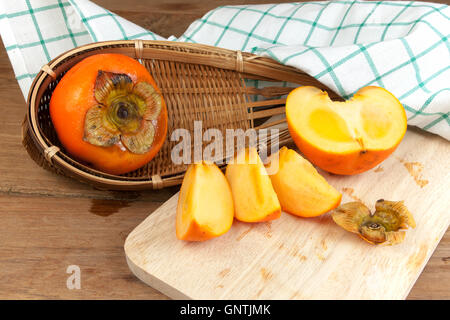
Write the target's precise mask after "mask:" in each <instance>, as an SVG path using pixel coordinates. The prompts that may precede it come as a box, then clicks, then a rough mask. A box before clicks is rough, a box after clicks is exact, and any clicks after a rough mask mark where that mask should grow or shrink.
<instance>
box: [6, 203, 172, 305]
mask: <svg viewBox="0 0 450 320" xmlns="http://www.w3.org/2000/svg"><path fill="white" fill-rule="evenodd" d="M159 205H160V203H159V202H148V201H116V202H114V201H113V202H111V201H106V202H105V201H103V202H102V201H99V200H93V199H83V198H78V199H73V198H50V197H23V196H22V197H17V196H0V216H1V224H0V243H1V244H2V245H1V246H0V270H1V271H0V299H41V298H46V299H74V298H76V299H104V298H108V299H119V298H120V299H132V298H135V299H165V297H164V296H163V295H161V294H160V293H159V292H157V291H156V290H154V289H152V288H149V287H147V286H145V285H144V284H142V283H139V281H137V280H136V278H135V277H134V276H133V275H132V274H131V272H130V271H129V270H128V267H127V265H126V262H125V256H124V253H123V243H124V240H125V237H126V236H127V235H128V233H129V232H130V231H131V230H132V229H133V228H134V226H135V225H136V224H137V223H139V222H140V221H141V220H142V219H143V218H144V217H145V216H147V215H148V213H149V212H151V211H153V210H154V209H156V208H157V207H158V206H159ZM114 211H117V212H114ZM94 212H95V213H94ZM69 265H78V266H79V267H80V269H81V289H80V290H69V289H67V286H66V281H67V278H68V277H69V274H67V273H66V270H67V267H68V266H69Z"/></svg>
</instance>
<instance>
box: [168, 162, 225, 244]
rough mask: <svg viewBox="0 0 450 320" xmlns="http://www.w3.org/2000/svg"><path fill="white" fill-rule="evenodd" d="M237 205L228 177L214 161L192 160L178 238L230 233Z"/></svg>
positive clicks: (198, 238) (180, 209) (197, 238)
mask: <svg viewBox="0 0 450 320" xmlns="http://www.w3.org/2000/svg"><path fill="white" fill-rule="evenodd" d="M233 217H234V206H233V197H232V195H231V189H230V186H229V185H228V181H227V179H226V178H225V176H224V174H223V173H222V171H220V169H219V168H218V167H217V166H216V165H215V164H212V163H206V162H201V163H195V164H191V165H190V166H189V168H188V170H187V171H186V174H185V176H184V179H183V183H182V185H181V190H180V195H179V198H178V206H177V217H176V235H177V238H178V239H181V240H188V241H204V240H208V239H211V238H215V237H218V236H220V235H222V234H224V233H226V232H227V231H228V230H229V229H230V228H231V225H232V223H233Z"/></svg>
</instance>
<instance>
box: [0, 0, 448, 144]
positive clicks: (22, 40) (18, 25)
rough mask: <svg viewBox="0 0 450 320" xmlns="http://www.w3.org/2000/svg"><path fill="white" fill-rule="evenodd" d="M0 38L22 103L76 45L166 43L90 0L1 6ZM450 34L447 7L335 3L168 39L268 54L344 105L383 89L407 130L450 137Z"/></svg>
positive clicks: (199, 28)
mask: <svg viewBox="0 0 450 320" xmlns="http://www.w3.org/2000/svg"><path fill="white" fill-rule="evenodd" d="M0 32H1V36H2V40H3V43H4V45H5V47H6V49H7V51H8V55H9V58H10V60H11V63H12V65H13V68H14V71H15V73H16V78H17V80H18V82H19V84H20V87H21V89H22V92H23V94H24V95H25V96H26V95H27V93H28V90H29V87H30V85H31V82H32V79H33V77H34V76H35V75H36V73H37V72H38V71H39V69H40V67H41V66H42V65H44V64H46V63H47V62H48V61H49V60H51V59H52V58H54V57H55V56H56V55H58V54H60V53H62V52H64V51H66V50H69V49H71V48H73V47H76V46H79V45H82V44H86V43H89V42H93V41H102V40H117V39H138V38H139V39H160V40H163V38H162V37H160V36H158V35H156V34H154V33H152V32H151V31H147V30H145V29H143V28H141V27H139V26H137V25H135V24H133V23H131V22H129V21H127V20H125V19H123V18H121V17H119V16H117V15H115V14H113V13H111V12H109V11H107V10H105V9H104V8H101V7H99V6H97V5H95V4H94V3H92V2H90V1H87V0H14V1H2V2H0ZM449 36H450V8H449V7H448V6H447V5H443V4H433V3H425V2H397V1H395V2H394V1H379V2H373V1H370V2H366V1H345V0H341V1H327V2H307V3H286V4H271V5H243V6H221V7H218V8H217V9H214V10H212V11H210V12H208V13H207V14H206V15H205V16H204V17H203V18H201V19H199V20H197V21H194V22H193V23H192V24H191V25H190V26H189V28H188V29H187V30H186V32H185V33H184V34H183V35H182V36H181V37H180V38H179V39H175V38H174V37H171V38H170V40H174V41H186V42H195V43H204V44H209V45H215V46H219V47H225V48H229V49H233V50H242V51H248V52H252V53H256V54H259V55H265V56H270V57H272V58H274V59H275V60H278V61H280V62H281V63H284V64H287V65H290V66H294V67H297V68H299V69H301V70H303V71H305V72H307V73H308V74H310V75H311V76H313V77H315V78H317V79H318V80H319V81H321V82H323V83H324V84H326V85H327V86H329V87H330V88H333V89H334V90H335V91H336V92H338V93H340V94H341V95H342V96H343V97H345V98H348V97H350V96H351V95H352V94H354V93H355V92H356V91H357V90H358V89H359V88H361V87H364V86H367V85H377V86H381V87H384V88H386V89H388V90H389V91H391V92H392V93H394V94H395V95H396V96H397V97H398V98H399V99H400V101H401V102H402V104H403V106H404V107H405V109H406V112H407V116H408V123H409V124H410V125H415V126H418V127H420V128H422V129H424V130H427V131H430V132H433V133H436V134H439V135H441V136H443V137H444V138H446V139H448V140H450V119H449V113H450V112H449V111H450V38H449ZM280 85H283V84H280Z"/></svg>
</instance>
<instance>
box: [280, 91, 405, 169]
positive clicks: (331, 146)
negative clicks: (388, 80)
mask: <svg viewBox="0 0 450 320" xmlns="http://www.w3.org/2000/svg"><path fill="white" fill-rule="evenodd" d="M286 118H287V123H288V127H289V132H290V134H291V136H292V138H293V140H294V142H295V144H296V145H297V147H298V148H299V149H300V151H301V152H302V153H303V154H304V155H305V156H306V158H308V160H310V161H311V162H312V163H314V164H315V165H317V166H318V167H320V168H321V169H323V170H326V171H328V172H332V173H336V174H343V175H351V174H357V173H361V172H364V171H367V170H369V169H371V168H373V167H375V166H376V165H377V164H379V163H380V162H382V161H383V160H384V159H386V158H387V157H388V156H389V155H390V154H391V153H392V152H393V151H394V150H395V148H396V147H397V146H398V144H399V143H400V141H401V140H402V138H403V136H404V135H405V132H406V114H405V110H404V109H403V106H402V104H401V103H400V102H399V101H398V100H397V98H396V97H394V96H393V95H392V94H391V93H390V92H388V91H387V90H385V89H383V88H380V87H374V86H370V87H364V88H362V89H360V90H359V91H358V92H357V93H356V94H355V95H354V96H353V97H352V98H351V99H350V100H348V101H345V102H340V101H332V100H331V99H330V98H329V97H328V94H327V93H326V92H324V91H321V90H320V89H318V88H315V87H311V86H305V87H299V88H297V89H294V90H293V91H292V92H291V93H290V94H289V95H288V97H287V101H286Z"/></svg>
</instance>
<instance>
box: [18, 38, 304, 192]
mask: <svg viewBox="0 0 450 320" xmlns="http://www.w3.org/2000/svg"><path fill="white" fill-rule="evenodd" d="M144 44H145V45H148V46H152V45H153V46H158V45H159V46H161V45H163V46H168V47H173V48H182V49H193V48H195V49H197V50H198V49H200V50H203V51H205V52H208V53H210V54H211V57H212V58H215V59H216V60H215V63H216V64H217V61H218V60H217V59H222V60H223V57H224V56H229V57H237V58H238V59H239V58H240V59H241V61H240V62H241V65H238V62H237V63H236V65H235V66H232V65H230V63H228V65H227V66H225V67H224V66H220V67H221V68H224V69H230V70H234V71H237V72H240V73H242V74H245V72H243V71H244V68H243V65H244V64H243V63H246V62H247V61H248V60H258V63H260V64H262V65H263V66H264V65H267V67H269V68H273V67H274V66H277V68H281V69H283V71H286V74H287V75H290V78H291V80H292V79H295V78H296V76H298V75H303V76H304V75H305V73H304V72H302V71H301V70H298V69H296V68H294V67H290V66H285V65H283V64H281V63H279V62H277V61H275V60H273V59H271V58H268V57H261V56H258V55H254V54H251V53H246V52H242V53H241V52H240V51H234V50H229V49H224V48H218V47H213V46H209V45H204V44H195V43H182V42H174V41H159V40H117V41H102V42H94V43H90V44H86V45H83V46H79V47H76V48H73V49H71V50H68V51H66V52H64V53H62V54H60V55H59V56H57V57H56V58H54V59H52V60H51V61H50V62H49V63H48V64H46V65H44V67H43V68H41V70H40V71H39V73H38V74H37V75H36V77H35V78H34V80H33V82H32V84H31V87H30V90H29V93H28V98H27V105H28V108H27V117H26V119H27V122H28V125H29V127H30V130H29V131H30V135H31V137H32V139H33V141H34V143H35V144H37V145H38V148H39V149H41V150H43V151H44V150H48V148H50V147H52V145H49V144H48V143H47V142H46V139H45V138H44V136H43V134H42V133H41V130H40V126H39V124H38V122H37V117H36V116H35V114H36V103H37V101H36V99H37V95H38V93H39V91H40V90H41V89H42V84H43V83H44V80H45V79H46V78H47V77H52V73H53V77H54V75H55V74H54V72H53V71H52V70H55V68H57V67H59V66H61V63H65V62H63V61H65V60H67V61H70V59H72V58H73V57H74V56H75V55H80V53H81V54H83V53H85V52H94V51H98V50H102V49H108V48H109V49H112V48H117V47H118V48H123V47H128V48H133V51H134V53H135V58H136V59H140V58H142V56H140V55H141V54H142V52H145V51H146V50H152V49H153V50H154V51H158V49H154V48H145V47H144ZM159 50H161V49H159ZM166 50H167V49H166ZM183 53H184V52H179V54H180V56H181V55H182V54H183ZM152 58H153V57H152ZM155 59H158V58H157V57H156V58H155ZM159 59H163V58H162V57H161V58H159ZM67 61H66V62H67ZM174 61H177V60H174ZM211 63H214V61H213V62H211ZM198 64H204V65H213V64H210V63H206V61H205V63H198ZM247 74H250V75H251V74H256V73H253V72H249V73H247ZM270 79H273V80H277V79H276V77H271V78H270ZM279 80H281V79H279ZM284 81H286V79H284ZM288 81H289V80H288ZM295 82H297V81H295ZM41 152H42V151H41ZM66 156H67V155H66ZM69 158H71V160H72V161H75V162H76V163H77V164H80V166H81V167H84V165H83V164H81V163H79V162H78V161H77V160H76V159H73V158H72V157H70V156H69ZM46 160H47V161H49V162H50V163H51V164H53V165H55V163H57V164H58V165H59V166H61V167H62V168H63V169H64V170H67V171H69V172H72V173H74V174H76V175H77V176H81V177H83V178H84V179H87V180H89V181H91V182H93V183H94V184H97V185H98V184H100V185H104V186H109V187H112V186H117V187H124V188H125V187H143V186H152V187H154V188H155V187H156V188H159V187H161V188H162V187H163V186H161V185H159V183H156V182H155V181H153V180H154V179H153V177H154V176H149V177H148V178H143V179H142V180H138V179H132V178H130V177H125V176H119V175H111V174H107V173H104V172H102V171H99V170H96V169H93V168H90V167H89V170H91V171H92V172H96V173H98V174H99V175H95V174H92V173H91V172H86V171H83V170H81V169H79V168H77V167H75V166H73V165H72V164H70V163H68V162H67V161H66V160H65V159H63V158H62V157H61V156H60V155H59V154H58V153H55V154H54V155H52V157H51V159H46ZM100 175H101V176H100ZM182 176H183V173H176V174H172V175H167V176H165V177H164V180H165V181H167V182H169V181H168V180H172V179H178V178H180V177H182ZM155 185H156V186H155ZM168 185H171V184H170V183H164V186H168Z"/></svg>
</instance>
